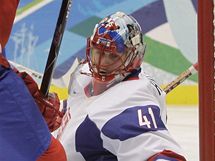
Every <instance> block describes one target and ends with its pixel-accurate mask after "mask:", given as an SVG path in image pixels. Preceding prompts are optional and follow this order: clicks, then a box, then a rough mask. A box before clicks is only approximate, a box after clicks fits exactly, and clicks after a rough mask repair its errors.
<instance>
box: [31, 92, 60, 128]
mask: <svg viewBox="0 0 215 161" xmlns="http://www.w3.org/2000/svg"><path fill="white" fill-rule="evenodd" d="M34 98H35V101H36V102H37V104H38V106H39V108H40V111H41V113H42V115H43V117H44V118H45V120H46V122H47V125H48V127H49V130H50V131H51V132H52V131H54V130H56V129H57V128H58V127H59V126H60V124H61V121H62V118H63V115H64V114H63V113H62V112H60V111H59V109H60V100H59V98H58V96H57V94H56V93H49V94H48V97H47V98H45V97H44V96H43V95H42V94H41V93H40V92H38V93H37V94H36V95H35V97H34Z"/></svg>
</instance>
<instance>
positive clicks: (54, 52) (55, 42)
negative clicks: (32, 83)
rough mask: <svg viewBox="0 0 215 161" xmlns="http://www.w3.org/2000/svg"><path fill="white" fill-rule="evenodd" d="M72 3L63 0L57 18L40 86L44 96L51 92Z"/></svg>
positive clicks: (69, 0)
mask: <svg viewBox="0 0 215 161" xmlns="http://www.w3.org/2000/svg"><path fill="white" fill-rule="evenodd" d="M71 4H72V0H63V1H62V5H61V9H60V14H59V17H58V20H57V25H56V28H55V33H54V37H53V39H52V44H51V48H50V51H49V56H48V60H47V63H46V67H45V71H44V75H43V79H42V84H41V88H40V91H41V92H42V94H43V95H44V96H47V95H48V92H49V87H50V83H51V79H52V75H53V71H54V67H55V64H56V61H57V56H58V53H59V49H60V45H61V41H62V38H63V34H64V30H65V26H66V22H67V19H68V16H69V12H70V9H71Z"/></svg>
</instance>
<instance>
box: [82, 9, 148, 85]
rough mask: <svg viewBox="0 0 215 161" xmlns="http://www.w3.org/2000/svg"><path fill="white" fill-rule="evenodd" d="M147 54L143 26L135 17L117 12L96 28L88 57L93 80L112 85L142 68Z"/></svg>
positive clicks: (88, 47) (87, 51) (91, 39)
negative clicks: (110, 82) (111, 83)
mask: <svg viewBox="0 0 215 161" xmlns="http://www.w3.org/2000/svg"><path fill="white" fill-rule="evenodd" d="M144 52H145V45H144V43H143V39H142V33H141V27H140V25H139V24H138V23H137V21H136V20H135V19H134V18H133V17H131V16H128V15H126V14H125V13H123V12H116V13H114V14H112V15H110V16H108V17H106V18H104V19H103V20H102V21H101V22H100V23H99V24H96V26H95V28H94V32H93V35H92V36H91V37H90V38H88V44H87V49H86V57H87V62H88V64H89V68H90V72H91V74H92V76H93V77H94V78H95V79H96V80H97V81H101V82H109V81H111V80H114V78H117V77H123V78H124V77H125V76H126V75H128V74H129V73H130V72H131V71H132V70H134V69H138V68H140V64H141V63H142V60H143V56H144Z"/></svg>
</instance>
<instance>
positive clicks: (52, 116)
mask: <svg viewBox="0 0 215 161" xmlns="http://www.w3.org/2000/svg"><path fill="white" fill-rule="evenodd" d="M16 72H17V73H18V75H19V76H20V77H21V78H22V79H23V81H24V82H25V84H26V86H27V87H28V90H29V91H30V93H31V95H32V96H33V98H34V99H35V102H36V103H37V105H38V107H39V110H40V112H41V113H42V115H43V117H44V119H45V120H46V123H47V125H48V127H49V130H50V131H51V132H52V131H54V130H56V129H57V128H58V127H59V126H60V124H61V121H62V117H63V115H64V114H63V113H62V112H60V111H59V109H60V100H59V98H58V96H57V94H56V93H49V95H48V97H47V98H46V97H44V96H43V95H42V93H41V92H40V90H39V88H38V86H37V83H36V82H35V81H34V80H33V78H32V77H31V76H30V75H29V74H27V73H26V72H18V71H16Z"/></svg>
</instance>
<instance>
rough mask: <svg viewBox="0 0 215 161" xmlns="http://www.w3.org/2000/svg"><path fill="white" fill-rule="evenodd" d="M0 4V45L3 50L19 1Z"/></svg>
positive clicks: (2, 1)
mask: <svg viewBox="0 0 215 161" xmlns="http://www.w3.org/2000/svg"><path fill="white" fill-rule="evenodd" d="M0 2H1V5H0V44H1V46H2V49H3V48H4V47H5V45H6V43H7V41H8V39H9V35H10V32H11V29H12V26H13V21H14V18H15V15H16V9H17V6H18V4H19V0H1V1H0Z"/></svg>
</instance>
